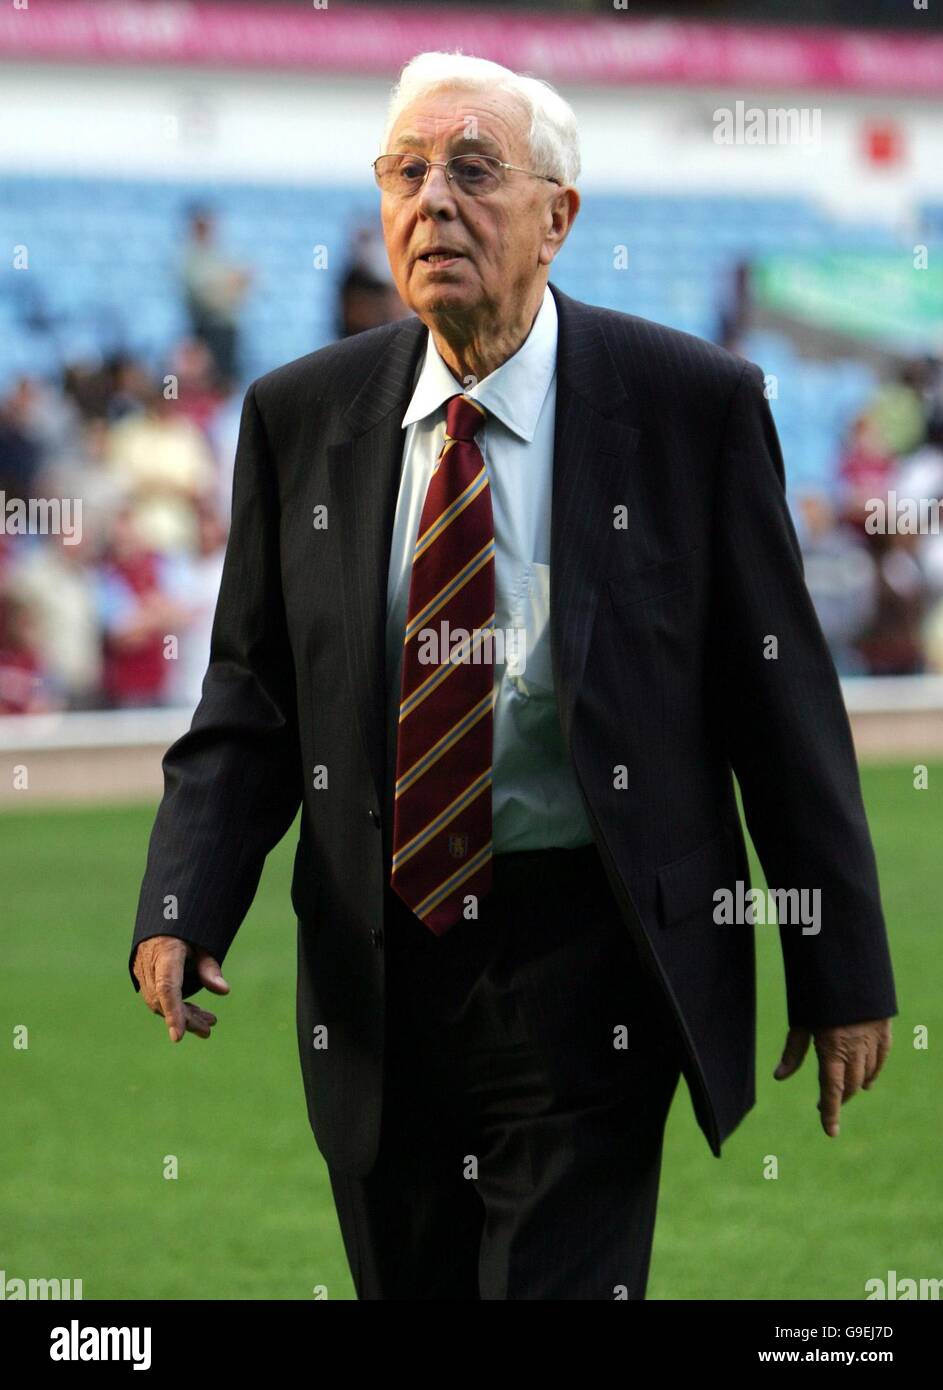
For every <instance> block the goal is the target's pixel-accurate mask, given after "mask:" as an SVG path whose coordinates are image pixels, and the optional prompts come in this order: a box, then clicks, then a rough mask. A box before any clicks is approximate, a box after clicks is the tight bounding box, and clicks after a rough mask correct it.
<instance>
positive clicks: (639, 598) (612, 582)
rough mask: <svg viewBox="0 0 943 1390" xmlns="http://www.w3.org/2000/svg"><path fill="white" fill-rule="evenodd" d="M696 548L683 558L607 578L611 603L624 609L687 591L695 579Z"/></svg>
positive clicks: (673, 557) (682, 556)
mask: <svg viewBox="0 0 943 1390" xmlns="http://www.w3.org/2000/svg"><path fill="white" fill-rule="evenodd" d="M699 549H700V547H699V546H695V547H694V549H693V550H686V551H685V552H684V554H683V555H672V556H671V558H670V559H668V560H659V562H658V563H657V564H655V565H646V566H644V568H642V569H639V570H634V571H630V572H629V573H628V574H610V575H607V582H608V585H609V593H610V595H611V597H612V601H613V603H614V604H616V605H617V606H618V607H624V606H625V605H626V604H629V603H641V602H643V600H645V599H650V598H661V597H662V595H666V594H673V593H677V592H678V591H679V590H681V589H687V588H688V587H689V586H690V585H691V584H692V583H693V580H694V556H695V555H696V554H697V552H698V550H699Z"/></svg>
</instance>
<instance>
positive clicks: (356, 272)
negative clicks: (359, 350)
mask: <svg viewBox="0 0 943 1390" xmlns="http://www.w3.org/2000/svg"><path fill="white" fill-rule="evenodd" d="M409 312H410V311H409V309H407V307H406V305H405V304H404V303H403V301H402V300H401V299H400V297H399V292H398V290H397V289H396V286H395V285H394V283H393V276H392V274H391V273H390V263H389V260H388V259H387V255H386V248H385V246H384V245H383V239H382V237H381V236H380V234H379V233H378V232H376V231H373V230H372V229H371V228H369V227H362V228H361V229H360V230H359V231H358V232H357V235H356V237H355V239H354V245H353V248H352V251H351V257H350V262H349V264H348V266H347V270H346V271H345V273H344V276H343V279H342V280H341V287H340V294H339V297H338V305H337V336H338V337H339V338H349V337H350V335H351V334H352V333H363V332H364V331H365V330H366V329H368V328H379V327H380V326H381V325H382V324H384V323H392V322H393V321H394V320H396V319H402V318H406V317H407V316H408V315H409Z"/></svg>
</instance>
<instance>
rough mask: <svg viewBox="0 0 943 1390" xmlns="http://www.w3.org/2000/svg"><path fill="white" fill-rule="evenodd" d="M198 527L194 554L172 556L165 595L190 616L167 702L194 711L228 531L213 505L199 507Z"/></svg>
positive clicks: (170, 677) (172, 668) (171, 675)
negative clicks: (174, 599)
mask: <svg viewBox="0 0 943 1390" xmlns="http://www.w3.org/2000/svg"><path fill="white" fill-rule="evenodd" d="M198 522H199V542H198V546H197V553H196V555H184V554H178V555H175V556H170V557H168V566H167V591H168V593H169V595H170V596H171V597H174V598H176V599H177V601H178V603H179V604H180V606H181V609H183V610H184V611H185V614H186V621H185V623H184V626H183V628H182V630H181V632H180V640H179V644H178V651H177V659H176V660H175V661H172V662H171V663H170V671H169V674H168V681H167V692H166V693H167V702H168V704H172V705H180V706H185V707H186V708H187V709H190V710H193V709H195V708H196V705H197V703H198V701H199V699H200V693H201V690H202V688H203V677H204V676H205V674H206V668H207V665H208V664H209V659H210V635H211V633H212V629H213V614H214V612H215V610H216V599H217V596H218V594H219V585H220V580H221V579H222V576H223V558H224V555H225V551H226V530H225V527H224V526H223V524H222V522H221V520H220V517H219V513H218V511H217V509H216V507H215V505H213V503H212V502H211V501H209V500H207V501H204V502H203V503H201V505H200V507H199V511H198Z"/></svg>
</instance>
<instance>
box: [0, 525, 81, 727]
mask: <svg viewBox="0 0 943 1390" xmlns="http://www.w3.org/2000/svg"><path fill="white" fill-rule="evenodd" d="M85 520H86V523H87V518H85ZM9 588H10V593H11V596H12V597H14V598H15V599H19V600H21V601H22V603H23V604H24V606H25V607H27V608H28V611H29V613H30V617H31V621H32V624H33V631H34V634H35V650H36V654H37V656H38V658H39V661H40V663H41V666H42V669H43V671H44V672H45V674H46V677H47V682H48V694H49V700H50V703H51V704H52V705H53V706H54V707H55V708H57V709H95V708H97V707H98V705H99V704H100V700H101V682H102V653H101V640H100V629H99V612H98V592H97V586H96V581H95V571H94V556H93V553H92V544H91V542H90V540H89V536H88V531H87V529H86V527H84V526H83V532H82V538H81V540H79V541H77V542H76V543H75V544H69V545H66V544H65V543H64V541H63V538H62V537H61V536H49V537H44V538H43V539H42V540H41V541H40V542H39V543H38V544H36V545H34V546H31V547H30V549H29V550H28V551H27V553H26V554H25V555H24V557H23V559H22V561H21V563H20V565H19V567H18V568H17V569H16V571H15V572H14V573H13V575H12V576H11V577H10V580H9Z"/></svg>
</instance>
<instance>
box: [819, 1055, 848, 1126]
mask: <svg viewBox="0 0 943 1390" xmlns="http://www.w3.org/2000/svg"><path fill="white" fill-rule="evenodd" d="M844 1089H845V1064H844V1062H841V1061H829V1062H823V1063H822V1065H821V1067H820V1069H819V1101H818V1107H819V1113H820V1115H821V1118H822V1128H823V1129H824V1130H825V1133H826V1134H827V1135H828V1136H829V1138H830V1139H837V1138H838V1134H839V1131H840V1128H841V1127H840V1125H839V1123H838V1115H839V1111H840V1110H841V1102H842V1093H843V1091H844Z"/></svg>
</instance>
